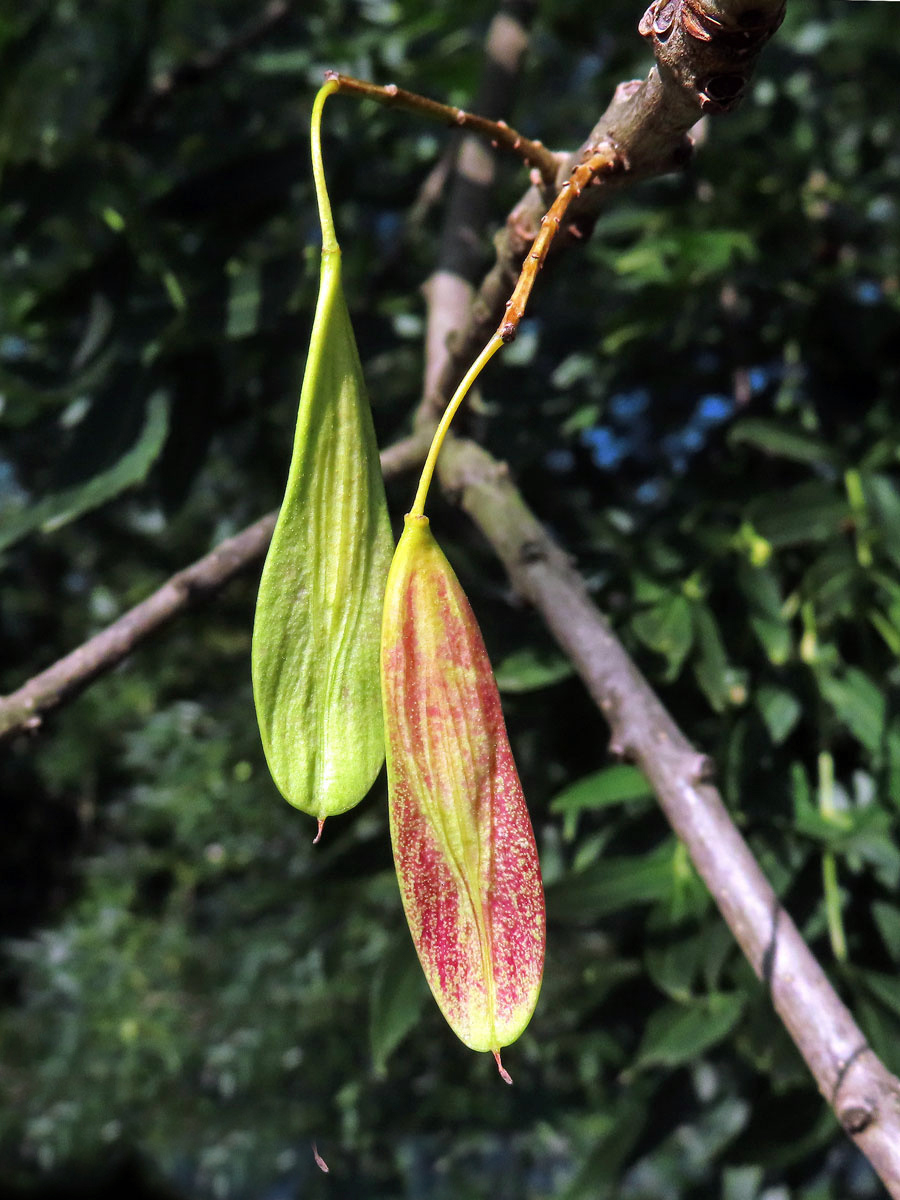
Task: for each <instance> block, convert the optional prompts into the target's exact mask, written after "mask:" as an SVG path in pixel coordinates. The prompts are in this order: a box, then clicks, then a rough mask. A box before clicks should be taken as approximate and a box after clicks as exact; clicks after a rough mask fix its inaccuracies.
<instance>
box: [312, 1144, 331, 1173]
mask: <svg viewBox="0 0 900 1200" xmlns="http://www.w3.org/2000/svg"><path fill="white" fill-rule="evenodd" d="M312 1152H313V1158H314V1159H315V1160H316V1166H317V1167H318V1168H319V1170H320V1171H322V1172H324V1174H326V1175H327V1174H328V1163H327V1162H326V1161H325V1159H324V1158H323V1157H322V1155H321V1154H320V1153H319V1152H318V1150H317V1149H316V1143H315V1142H313V1144H312Z"/></svg>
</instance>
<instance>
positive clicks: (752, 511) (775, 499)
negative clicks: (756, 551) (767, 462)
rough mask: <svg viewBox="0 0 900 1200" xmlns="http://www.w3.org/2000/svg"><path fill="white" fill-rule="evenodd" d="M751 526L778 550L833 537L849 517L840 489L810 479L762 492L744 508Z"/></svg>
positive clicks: (847, 507)
mask: <svg viewBox="0 0 900 1200" xmlns="http://www.w3.org/2000/svg"><path fill="white" fill-rule="evenodd" d="M747 515H748V518H749V520H750V521H751V522H752V524H753V526H754V528H755V529H756V530H757V532H758V533H759V534H760V536H761V537H764V538H765V539H766V541H767V542H770V543H771V545H772V546H773V547H774V548H775V549H776V550H777V549H781V548H783V547H785V546H799V545H804V544H806V543H809V542H824V541H827V540H828V539H829V538H833V537H835V536H836V535H837V534H838V533H839V532H840V529H841V527H842V525H843V524H844V522H845V521H846V520H847V519H848V517H849V516H850V507H849V504H848V502H847V499H846V497H845V496H844V495H843V493H842V492H840V491H838V490H837V489H835V488H833V487H831V486H830V485H829V484H827V483H823V482H820V481H819V480H813V481H811V482H809V483H801V484H798V485H797V486H796V487H793V488H789V489H788V490H786V491H783V492H776V493H774V494H764V495H761V496H760V497H759V498H758V499H757V500H755V501H753V502H752V503H751V504H750V505H749V507H748V510H747Z"/></svg>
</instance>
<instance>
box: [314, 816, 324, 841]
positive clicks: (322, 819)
mask: <svg viewBox="0 0 900 1200" xmlns="http://www.w3.org/2000/svg"><path fill="white" fill-rule="evenodd" d="M324 824H325V818H324V817H319V831H318V833H317V834H316V836H315V837H314V838H313V845H314V846H318V844H319V842H320V840H321V838H322V826H323V825H324Z"/></svg>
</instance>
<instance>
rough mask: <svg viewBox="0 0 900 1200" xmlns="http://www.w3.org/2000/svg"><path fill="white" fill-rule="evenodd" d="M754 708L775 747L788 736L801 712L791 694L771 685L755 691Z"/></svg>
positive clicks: (799, 706)
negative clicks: (757, 711)
mask: <svg viewBox="0 0 900 1200" xmlns="http://www.w3.org/2000/svg"><path fill="white" fill-rule="evenodd" d="M756 707H757V708H758V709H759V714H760V716H761V717H762V719H763V721H764V722H765V725H766V729H768V731H769V737H770V738H771V739H772V741H773V742H774V743H775V745H776V746H780V745H781V743H782V742H783V741H784V740H785V739H786V738H788V737H789V736H790V734H791V731H792V730H793V729H794V728H795V727H796V725H797V722H798V721H799V720H800V717H801V715H802V711H803V710H802V708H801V705H800V701H799V700H798V699H797V697H796V696H795V695H794V694H793V692H789V691H788V690H787V688H781V687H775V686H774V685H772V684H763V685H762V686H761V687H759V688H757V689H756Z"/></svg>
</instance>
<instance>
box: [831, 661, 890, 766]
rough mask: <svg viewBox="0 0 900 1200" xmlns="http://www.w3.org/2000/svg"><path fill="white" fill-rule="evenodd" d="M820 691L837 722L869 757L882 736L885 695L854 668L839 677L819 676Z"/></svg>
mask: <svg viewBox="0 0 900 1200" xmlns="http://www.w3.org/2000/svg"><path fill="white" fill-rule="evenodd" d="M818 683H819V689H820V691H821V692H822V695H823V696H824V697H825V699H826V700H827V701H828V703H829V704H830V705H831V707H832V708H833V709H834V711H835V714H836V715H837V717H838V719H839V720H840V721H841V722H842V723H843V724H844V725H846V727H847V728H848V729H849V730H850V732H851V733H852V734H853V736H854V737H855V738H858V740H859V741H860V742H862V744H863V745H864V746H865V747H866V749H867V750H869V751H870V752H871V753H872V754H878V753H879V751H880V749H881V742H882V738H883V736H884V693H883V692H882V691H881V689H880V688H878V687H877V686H876V685H875V684H874V683H873V682H872V680H871V679H869V678H868V676H867V675H865V674H864V673H863V672H862V671H860V670H859V669H858V668H857V667H848V668H847V670H846V671H845V672H844V674H843V675H842V676H837V675H826V674H822V675H820V676H819V680H818Z"/></svg>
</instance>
